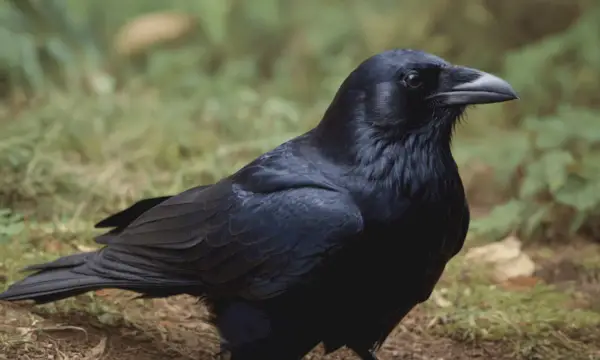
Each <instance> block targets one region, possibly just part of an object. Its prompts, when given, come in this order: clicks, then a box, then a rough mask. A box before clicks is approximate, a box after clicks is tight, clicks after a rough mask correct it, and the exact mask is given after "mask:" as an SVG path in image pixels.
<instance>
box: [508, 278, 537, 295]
mask: <svg viewBox="0 0 600 360" xmlns="http://www.w3.org/2000/svg"><path fill="white" fill-rule="evenodd" d="M540 281H541V279H540V278H538V277H535V276H516V277H513V278H510V279H507V280H506V281H504V282H502V284H501V286H502V288H503V289H505V290H516V291H519V290H529V289H531V288H532V287H534V286H536V285H537V284H538V283H539V282H540Z"/></svg>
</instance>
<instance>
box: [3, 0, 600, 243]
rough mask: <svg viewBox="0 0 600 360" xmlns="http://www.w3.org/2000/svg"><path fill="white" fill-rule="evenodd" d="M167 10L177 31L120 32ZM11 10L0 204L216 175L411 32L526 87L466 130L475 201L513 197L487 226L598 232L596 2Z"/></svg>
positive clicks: (17, 3) (496, 232)
mask: <svg viewBox="0 0 600 360" xmlns="http://www.w3.org/2000/svg"><path fill="white" fill-rule="evenodd" d="M160 12H162V13H164V12H169V13H171V14H176V15H177V16H178V17H177V16H175V17H171V18H169V19H166V20H165V19H162V20H160V19H157V18H155V19H154V20H152V21H155V23H154V25H152V26H150V27H151V28H152V29H153V30H152V31H150V32H157V34H158V33H160V31H163V33H164V32H168V31H169V29H171V30H170V31H171V34H174V33H177V31H179V33H177V36H172V37H171V40H170V41H168V42H166V41H163V43H162V44H159V42H158V40H157V41H154V42H152V41H150V42H147V43H148V44H149V43H152V46H150V45H144V46H142V45H139V44H142V43H143V41H142V40H144V39H146V40H147V37H148V36H149V35H148V31H149V30H148V28H146V30H147V31H146V35H144V34H143V33H142V34H141V35H140V34H138V37H137V38H136V37H135V36H134V35H135V31H130V32H125V31H124V30H123V29H124V28H123V26H124V25H126V24H128V23H129V24H130V25H131V24H132V23H131V21H132V20H134V19H135V18H137V17H139V16H141V15H143V14H147V13H160ZM178 19H179V20H178ZM167 20H168V21H167ZM161 21H162V22H161ZM0 24H1V26H0V43H1V44H2V46H1V47H0V97H2V100H1V101H2V105H1V107H0V116H1V118H0V128H2V130H1V131H0V169H1V171H2V174H3V176H2V178H0V207H10V208H14V209H18V210H19V211H23V212H25V213H32V214H35V216H37V217H40V218H49V219H53V220H55V221H59V220H60V219H63V218H68V219H73V218H84V219H89V218H91V217H93V216H94V215H93V214H94V213H95V211H98V210H101V211H108V210H114V209H115V208H117V207H121V206H124V205H125V203H127V202H129V201H132V200H133V199H135V198H138V197H140V196H144V195H151V194H159V193H160V194H162V193H166V192H174V191H179V190H182V189H184V188H186V187H189V186H192V185H195V184H198V183H200V182H209V181H213V180H215V179H217V178H219V177H221V176H223V175H226V174H228V173H229V172H231V171H233V170H235V169H236V168H237V167H239V166H241V165H242V164H244V163H245V162H246V161H247V160H249V159H251V158H252V157H253V156H255V155H257V154H258V153H260V152H262V151H265V150H268V149H269V148H271V147H273V146H275V145H276V144H278V143H279V142H281V141H284V140H286V139H287V138H290V137H292V136H294V135H296V134H298V133H299V132H300V131H302V130H305V129H307V128H308V127H310V126H312V125H313V124H314V123H315V122H316V121H318V120H319V117H320V115H321V113H322V111H323V109H324V107H325V106H326V105H327V104H328V102H329V101H330V99H331V97H332V96H333V93H334V92H335V90H336V89H337V87H338V86H339V83H340V82H341V80H342V79H343V78H344V77H345V76H346V75H347V74H348V72H349V71H351V70H352V68H353V67H354V66H356V64H357V63H358V62H360V61H362V60H363V59H364V58H366V57H367V56H370V55H372V54H373V53H376V52H378V51H381V50H384V49H388V48H395V47H411V48H419V49H423V50H426V51H429V52H432V53H435V54H438V55H440V56H443V57H445V58H447V59H449V60H451V61H453V62H456V63H461V64H468V65H469V66H473V67H479V68H482V69H485V70H488V71H492V72H496V73H499V74H501V75H503V76H504V77H506V78H507V79H508V80H509V81H510V82H511V83H512V84H513V85H514V87H515V88H516V89H517V91H518V92H519V94H520V96H521V99H522V101H519V102H512V103H508V104H503V105H494V106H487V107H484V108H482V109H476V110H473V111H471V112H470V115H469V124H468V125H467V126H466V129H465V130H463V131H461V134H460V137H461V139H460V141H457V142H456V149H455V152H456V156H457V158H458V159H459V161H460V162H461V165H463V166H464V169H468V164H469V163H471V162H473V161H483V162H485V163H486V164H489V166H491V168H492V169H493V173H494V176H493V178H490V179H489V182H488V183H486V184H485V186H481V184H479V185H478V186H477V184H468V185H473V186H474V187H476V188H477V192H478V193H473V192H470V197H471V202H472V203H474V204H475V205H477V203H478V199H479V198H480V197H482V196H483V195H482V194H479V193H481V192H489V193H490V194H501V195H502V196H500V197H498V198H497V199H496V200H497V201H499V202H500V203H499V205H498V207H497V208H496V209H495V210H494V211H492V212H491V213H490V215H489V216H487V217H485V218H482V219H479V220H477V221H476V222H475V223H474V224H473V228H472V229H473V231H474V232H475V233H477V234H479V235H482V236H487V237H493V238H500V237H502V236H504V235H506V234H508V233H509V232H514V231H516V232H519V233H520V234H522V235H523V237H525V238H527V239H549V238H567V237H569V236H571V235H572V234H573V233H575V232H578V233H580V234H586V235H590V236H597V235H599V234H600V232H599V231H598V230H600V227H598V226H597V225H594V224H595V223H596V219H597V214H598V210H599V207H600V192H598V191H596V190H600V166H599V165H598V164H600V156H599V155H598V148H599V147H598V142H599V140H600V119H599V117H600V47H598V46H597V44H599V43H600V3H598V2H597V1H593V0H572V1H562V0H555V1H553V0H531V1H527V2H524V1H497V0H431V1H427V2H425V1H421V0H405V1H402V2H397V1H391V0H376V1H375V0H374V1H370V2H365V1H358V0H344V1H342V0H330V1H327V2H322V1H317V0H305V1H303V2H300V1H286V0H256V1H253V2H249V1H244V0H220V1H210V0H206V1H192V0H173V1H171V2H168V3H166V2H164V1H159V0H145V1H138V2H133V1H131V2H122V1H119V2H117V1H116V0H105V1H102V2H100V1H78V0H37V1H36V0H7V1H5V2H3V3H1V4H0ZM157 29H159V30H160V31H158V30H157ZM130 30H131V28H130ZM132 34H134V35H132ZM163 35H164V34H163ZM144 36H146V37H144ZM155 37H156V38H157V39H158V38H159V37H160V34H158V35H155ZM136 41H137V43H138V45H135V44H136ZM144 44H145V43H144ZM596 159H598V161H596ZM465 171H467V170H465ZM61 221H62V220H61Z"/></svg>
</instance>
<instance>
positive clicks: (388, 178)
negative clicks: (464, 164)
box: [315, 126, 460, 196]
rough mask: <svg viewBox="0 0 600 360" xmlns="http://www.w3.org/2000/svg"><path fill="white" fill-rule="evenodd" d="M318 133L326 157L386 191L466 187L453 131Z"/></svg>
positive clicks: (345, 129)
mask: <svg viewBox="0 0 600 360" xmlns="http://www.w3.org/2000/svg"><path fill="white" fill-rule="evenodd" d="M329 130H333V127H331V128H328V127H321V128H319V127H318V128H317V129H315V132H316V134H315V135H316V136H315V138H316V139H317V141H319V142H320V144H319V149H322V152H323V155H324V156H325V157H327V158H329V159H330V161H332V162H334V163H335V164H336V165H341V166H343V167H344V168H345V169H347V174H348V176H349V177H351V178H362V179H366V180H368V181H369V182H370V183H373V184H378V185H379V186H380V187H383V188H387V189H393V190H394V191H395V192H398V190H400V192H402V193H403V194H404V195H411V194H412V195H415V196H417V195H418V194H420V193H421V192H423V191H432V192H444V191H446V190H451V188H453V187H455V186H460V184H458V183H459V182H460V177H459V176H458V167H457V165H456V162H455V161H454V158H453V156H452V152H451V129H444V128H443V127H439V128H437V129H423V130H422V131H419V130H415V131H411V132H408V133H403V134H399V133H394V131H393V130H391V129H382V128H378V127H373V126H362V127H361V126H345V127H339V126H338V127H336V129H335V130H334V131H329Z"/></svg>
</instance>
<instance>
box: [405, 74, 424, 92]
mask: <svg viewBox="0 0 600 360" xmlns="http://www.w3.org/2000/svg"><path fill="white" fill-rule="evenodd" d="M404 83H405V84H406V86H408V87H409V88H411V89H417V88H420V87H421V86H422V85H423V80H421V76H420V75H419V73H417V72H416V71H411V72H409V73H408V74H406V76H404Z"/></svg>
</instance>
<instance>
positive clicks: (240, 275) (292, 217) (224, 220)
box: [97, 180, 363, 299]
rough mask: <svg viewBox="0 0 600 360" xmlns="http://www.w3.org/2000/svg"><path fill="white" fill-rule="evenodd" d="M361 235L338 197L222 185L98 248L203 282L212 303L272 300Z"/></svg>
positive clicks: (103, 239) (161, 209) (177, 200)
mask: <svg viewBox="0 0 600 360" xmlns="http://www.w3.org/2000/svg"><path fill="white" fill-rule="evenodd" d="M362 228H363V219H362V216H361V213H360V211H359V209H358V208H357V206H356V205H355V204H354V203H353V201H352V200H351V199H350V197H349V196H348V195H346V194H344V193H342V192H340V191H336V190H332V189H328V188H324V187H318V186H302V187H296V186H294V187H288V188H287V189H282V190H279V191H274V192H270V193H256V192H249V191H247V190H244V189H242V188H241V187H240V186H239V185H236V184H235V183H233V182H232V181H230V180H223V181H221V182H219V183H217V184H215V185H213V186H211V187H208V188H200V189H193V190H188V191H187V192H185V193H182V194H180V195H177V196H174V197H171V198H169V199H168V200H165V201H163V202H161V203H159V204H158V205H156V206H154V207H152V208H150V209H149V210H147V211H146V212H144V213H143V214H142V215H141V216H140V217H138V218H137V219H136V220H134V221H133V222H132V223H131V224H130V225H129V226H127V227H126V228H124V229H123V230H122V232H121V233H117V234H114V233H108V234H105V235H103V236H100V237H98V238H97V241H98V242H100V243H104V244H107V245H108V247H109V248H110V247H112V248H115V250H120V251H121V252H124V253H127V252H130V253H135V254H136V256H141V257H144V258H146V259H151V260H152V261H151V262H150V263H152V264H153V266H156V267H160V268H161V269H164V271H166V272H167V271H168V272H171V273H173V275H177V276H179V277H184V278H187V279H192V278H193V279H197V280H199V281H200V282H202V283H203V284H205V286H206V291H207V293H208V294H210V295H211V296H240V297H244V298H247V299H267V298H270V297H273V296H276V295H278V294H280V293H282V292H284V291H286V290H287V289H289V288H290V287H292V286H293V285H294V284H296V283H298V281H300V280H301V279H302V278H305V277H306V275H307V274H308V273H310V272H311V271H312V270H314V269H315V268H316V267H317V266H318V265H319V264H321V263H322V261H323V259H324V258H326V257H327V256H328V255H329V254H331V253H332V252H334V251H336V250H337V249H339V248H341V247H342V246H344V244H346V243H347V242H348V241H351V239H352V238H353V237H354V236H355V235H356V234H358V233H360V231H361V230H362ZM117 248H118V249H117ZM145 263H149V262H145ZM153 270H155V269H153Z"/></svg>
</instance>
